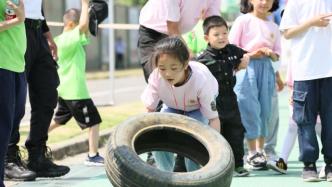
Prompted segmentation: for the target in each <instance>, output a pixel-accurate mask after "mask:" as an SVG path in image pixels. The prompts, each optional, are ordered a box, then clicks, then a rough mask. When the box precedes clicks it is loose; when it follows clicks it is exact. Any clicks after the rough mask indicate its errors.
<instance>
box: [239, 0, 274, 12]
mask: <svg viewBox="0 0 332 187" xmlns="http://www.w3.org/2000/svg"><path fill="white" fill-rule="evenodd" d="M249 1H250V0H241V3H240V6H241V7H240V11H241V12H242V13H243V14H246V13H249V12H252V11H253V10H254V7H253V6H252V4H251V3H250V2H249ZM278 8H279V0H274V1H273V4H272V8H271V9H270V10H269V12H274V11H276V10H277V9H278Z"/></svg>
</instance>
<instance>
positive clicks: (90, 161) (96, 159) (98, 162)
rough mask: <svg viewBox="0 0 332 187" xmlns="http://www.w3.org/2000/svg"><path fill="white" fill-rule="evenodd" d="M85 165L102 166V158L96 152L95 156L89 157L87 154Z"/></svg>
mask: <svg viewBox="0 0 332 187" xmlns="http://www.w3.org/2000/svg"><path fill="white" fill-rule="evenodd" d="M84 164H85V165H87V166H104V158H103V157H101V156H100V155H99V153H97V154H96V155H95V156H93V157H90V156H89V154H88V157H87V158H86V159H85V162H84Z"/></svg>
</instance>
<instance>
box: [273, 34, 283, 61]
mask: <svg viewBox="0 0 332 187" xmlns="http://www.w3.org/2000/svg"><path fill="white" fill-rule="evenodd" d="M276 33H277V34H276V41H275V43H274V46H273V51H274V52H275V53H277V54H278V55H279V56H280V55H281V34H280V31H279V30H277V32H276Z"/></svg>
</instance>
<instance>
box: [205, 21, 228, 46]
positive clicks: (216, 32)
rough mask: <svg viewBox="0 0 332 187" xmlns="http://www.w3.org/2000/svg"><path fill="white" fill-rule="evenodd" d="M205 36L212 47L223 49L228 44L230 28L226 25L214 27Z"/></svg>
mask: <svg viewBox="0 0 332 187" xmlns="http://www.w3.org/2000/svg"><path fill="white" fill-rule="evenodd" d="M204 38H205V41H207V42H208V43H209V44H210V46H211V47H213V48H215V49H222V48H224V47H225V46H226V45H227V44H228V29H227V27H225V26H220V27H212V28H210V30H209V32H208V34H207V35H205V36H204Z"/></svg>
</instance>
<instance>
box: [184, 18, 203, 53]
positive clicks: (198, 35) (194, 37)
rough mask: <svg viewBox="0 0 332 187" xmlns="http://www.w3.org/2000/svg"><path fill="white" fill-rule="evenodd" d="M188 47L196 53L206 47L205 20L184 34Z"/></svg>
mask: <svg viewBox="0 0 332 187" xmlns="http://www.w3.org/2000/svg"><path fill="white" fill-rule="evenodd" d="M183 39H184V40H185V41H186V43H187V46H188V48H189V49H190V50H191V52H193V53H194V54H195V55H197V54H198V53H200V52H202V51H203V50H205V49H206V47H207V43H206V41H205V40H204V31H203V21H201V20H200V21H199V22H198V23H197V25H196V26H195V27H194V29H193V30H192V31H191V32H188V33H186V34H185V35H183Z"/></svg>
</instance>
